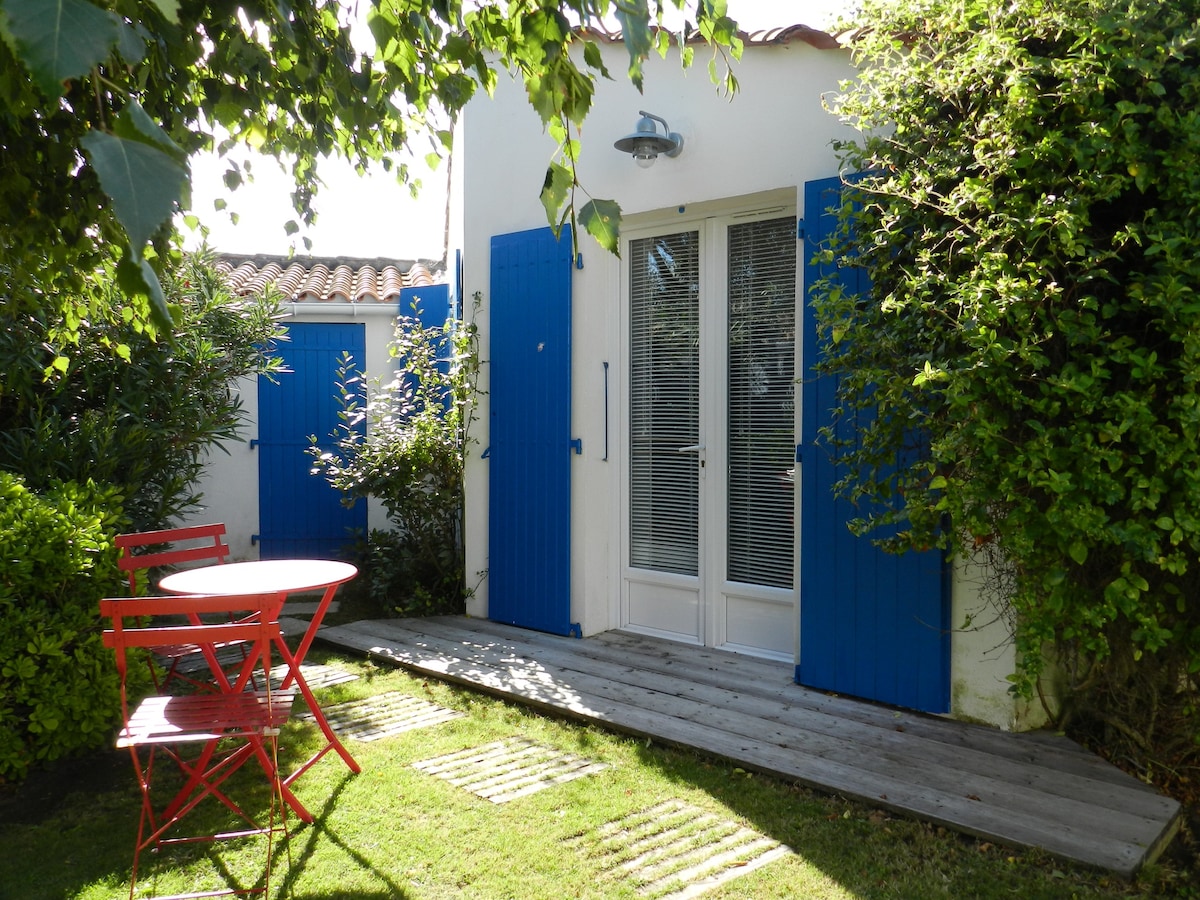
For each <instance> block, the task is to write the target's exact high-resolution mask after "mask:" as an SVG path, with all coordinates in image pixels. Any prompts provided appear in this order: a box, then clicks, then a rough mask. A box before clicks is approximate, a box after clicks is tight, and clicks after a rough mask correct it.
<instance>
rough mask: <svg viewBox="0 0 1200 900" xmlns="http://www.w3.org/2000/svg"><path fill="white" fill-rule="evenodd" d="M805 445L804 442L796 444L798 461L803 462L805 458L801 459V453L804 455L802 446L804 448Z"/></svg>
mask: <svg viewBox="0 0 1200 900" xmlns="http://www.w3.org/2000/svg"><path fill="white" fill-rule="evenodd" d="M803 446H804V445H803V444H797V445H796V462H803V460H802V459H800V457H801V455H802V451H801V448H802V447H803Z"/></svg>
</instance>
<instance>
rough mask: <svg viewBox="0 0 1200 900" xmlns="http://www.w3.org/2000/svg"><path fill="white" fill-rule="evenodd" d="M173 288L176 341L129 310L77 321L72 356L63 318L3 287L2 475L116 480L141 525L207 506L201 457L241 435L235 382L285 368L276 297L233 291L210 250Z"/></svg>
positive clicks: (172, 281) (169, 287)
mask: <svg viewBox="0 0 1200 900" xmlns="http://www.w3.org/2000/svg"><path fill="white" fill-rule="evenodd" d="M164 287H165V290H166V292H167V295H168V296H169V297H170V298H171V300H172V303H173V304H174V307H173V308H174V310H175V318H176V326H175V333H174V334H172V335H170V336H164V335H156V334H155V333H153V331H151V330H149V329H147V328H145V327H144V326H142V325H141V323H139V322H138V321H137V320H136V319H135V318H134V317H133V316H132V315H129V316H124V317H122V316H117V317H115V318H107V319H106V318H104V317H102V316H99V315H98V316H97V317H96V318H95V319H93V320H90V321H85V322H80V323H76V327H77V329H78V332H77V337H78V344H77V345H76V346H73V347H71V348H70V349H69V352H70V356H66V355H63V354H62V353H60V351H59V349H57V348H56V344H55V339H54V335H55V334H56V333H57V331H58V330H60V325H61V323H56V322H54V321H51V320H48V319H46V318H45V317H44V314H42V313H28V312H27V313H24V314H20V313H18V312H17V311H18V310H20V309H21V306H22V304H21V303H19V302H18V303H15V304H12V305H11V306H10V305H9V304H8V303H5V302H3V301H4V299H5V295H4V291H5V289H4V287H3V286H0V325H3V327H2V328H0V359H4V360H6V361H7V362H8V365H7V369H6V371H7V373H8V377H7V378H6V379H0V469H6V470H8V471H11V472H17V473H19V474H21V475H23V476H24V477H25V480H26V483H27V484H28V485H29V486H30V487H31V488H33V489H35V490H40V489H42V488H44V487H46V486H47V485H49V484H51V483H53V482H54V481H84V480H87V479H91V480H94V481H97V482H101V483H105V484H111V485H115V486H116V487H118V488H119V489H120V491H121V493H122V494H123V496H124V498H125V503H124V506H125V512H126V514H127V515H128V517H129V519H130V520H131V522H132V526H133V528H134V529H135V530H150V529H153V528H160V527H164V526H165V525H167V524H168V523H169V522H170V520H172V519H174V518H176V517H178V516H179V515H181V514H182V513H185V512H186V511H187V510H188V509H189V508H190V507H192V506H194V505H195V504H197V503H198V502H199V501H200V497H199V496H198V495H197V494H196V493H195V485H196V481H197V480H198V478H199V476H200V473H201V470H202V467H203V451H204V450H205V449H207V448H208V447H210V446H212V445H213V444H214V443H219V442H221V441H225V440H232V439H234V438H235V437H236V436H237V432H238V428H239V426H240V423H241V420H242V407H241V399H240V397H239V396H238V395H237V394H236V393H234V392H233V391H232V390H231V386H232V384H233V382H234V381H235V379H237V378H239V377H241V376H243V375H249V374H253V373H257V372H265V371H266V372H269V371H271V370H272V369H274V368H277V367H278V365H279V362H278V360H275V359H272V358H271V357H270V350H271V347H272V342H273V341H274V339H276V338H277V337H278V336H279V335H280V332H281V329H280V327H279V326H278V325H277V324H276V322H275V320H274V318H273V317H274V313H275V299H274V298H271V297H262V296H255V297H247V298H238V297H233V296H231V295H230V294H229V293H228V291H227V290H226V288H225V284H224V281H223V279H222V277H221V276H220V274H219V273H218V272H217V271H216V270H215V268H214V267H213V263H212V259H211V257H210V256H208V255H206V254H203V253H201V254H191V255H189V256H187V257H185V259H184V261H183V263H182V264H181V265H180V266H179V267H178V268H177V269H175V270H173V271H172V272H171V273H170V274H169V276H168V277H167V278H166V281H165V285H164ZM10 289H13V288H11V287H10ZM109 290H110V297H109V300H110V301H111V304H112V306H113V307H114V308H115V309H117V310H120V308H121V306H120V299H119V295H118V293H117V289H116V287H115V286H111V287H110V288H109ZM17 299H18V300H19V299H20V298H17Z"/></svg>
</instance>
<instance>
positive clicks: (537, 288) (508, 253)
mask: <svg viewBox="0 0 1200 900" xmlns="http://www.w3.org/2000/svg"><path fill="white" fill-rule="evenodd" d="M491 276H492V282H491V348H490V352H489V354H488V364H489V368H490V374H491V387H490V396H489V399H490V402H491V421H490V423H489V425H490V434H489V442H490V446H489V448H488V459H489V460H490V475H489V483H490V485H491V487H490V490H489V493H488V498H489V514H488V616H489V618H491V619H494V620H496V621H498V622H506V623H508V624H510V625H520V626H524V627H526V628H535V629H537V630H539V631H548V632H552V633H554V634H572V633H574V634H578V632H579V626H578V625H573V624H572V623H571V457H570V453H571V448H572V441H571V233H570V230H569V229H566V228H564V229H563V233H562V239H561V240H555V238H554V233H553V232H552V231H551V230H550V229H549V228H541V229H537V230H535V231H524V232H519V233H517V234H506V235H500V236H498V237H494V238H492V270H491Z"/></svg>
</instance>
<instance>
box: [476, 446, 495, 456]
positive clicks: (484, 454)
mask: <svg viewBox="0 0 1200 900" xmlns="http://www.w3.org/2000/svg"><path fill="white" fill-rule="evenodd" d="M491 455H492V448H491V446H489V447H488V448H487V449H486V450H484V451H483V452H482V453H480V454H479V458H480V459H487V458H488V457H489V456H491Z"/></svg>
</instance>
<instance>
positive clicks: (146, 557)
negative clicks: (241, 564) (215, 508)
mask: <svg viewBox="0 0 1200 900" xmlns="http://www.w3.org/2000/svg"><path fill="white" fill-rule="evenodd" d="M224 537H225V523H223V522H216V523H213V524H211V525H188V526H186V527H184V528H164V529H162V530H160V531H137V532H133V533H130V534H118V535H117V537H116V539H115V540H114V543H115V544H116V545H117V549H118V550H120V551H121V553H120V556H119V557H118V559H117V565H118V566H120V568H121V571H123V572H127V573H128V575H129V593H130V594H131V595H132V594H136V593H137V573H138V572H143V571H145V570H147V569H153V568H156V567H158V566H173V565H178V564H179V563H194V562H213V563H223V562H225V561H226V559H227V558H228V557H229V545H228V544H226V543H225V542H224V540H222V539H223V538H224ZM147 547H149V548H151V549H150V550H149V551H145V548H147ZM163 548H165V549H163ZM135 549H137V550H140V551H142V552H138V553H134V550H135Z"/></svg>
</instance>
